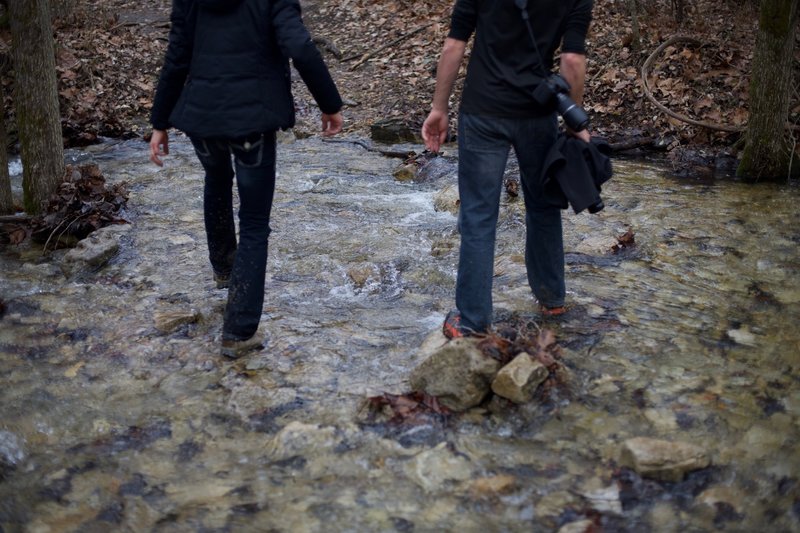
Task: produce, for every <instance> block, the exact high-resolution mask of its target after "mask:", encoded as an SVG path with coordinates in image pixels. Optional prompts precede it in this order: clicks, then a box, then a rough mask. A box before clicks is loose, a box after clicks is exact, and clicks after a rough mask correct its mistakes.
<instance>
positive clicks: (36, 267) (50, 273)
mask: <svg viewBox="0 0 800 533" xmlns="http://www.w3.org/2000/svg"><path fill="white" fill-rule="evenodd" d="M22 270H23V271H24V272H27V273H29V274H31V275H32V276H35V277H37V278H38V277H41V278H49V277H60V276H63V275H64V272H62V270H61V268H59V267H58V266H57V265H54V264H53V263H39V264H35V263H25V264H23V265H22Z"/></svg>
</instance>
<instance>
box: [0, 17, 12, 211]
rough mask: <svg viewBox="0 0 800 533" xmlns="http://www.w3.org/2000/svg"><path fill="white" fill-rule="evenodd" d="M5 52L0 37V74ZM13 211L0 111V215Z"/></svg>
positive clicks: (4, 65) (6, 144) (5, 47)
mask: <svg viewBox="0 0 800 533" xmlns="http://www.w3.org/2000/svg"><path fill="white" fill-rule="evenodd" d="M3 9H4V8H3ZM7 52H8V47H7V46H6V44H5V42H3V40H2V39H0V74H4V73H5V71H6V68H7V66H8V55H7ZM0 98H2V96H0ZM13 211H14V198H13V195H12V194H11V177H10V176H9V174H8V135H7V134H6V121H5V117H4V116H3V113H0V215H8V214H10V213H12V212H13Z"/></svg>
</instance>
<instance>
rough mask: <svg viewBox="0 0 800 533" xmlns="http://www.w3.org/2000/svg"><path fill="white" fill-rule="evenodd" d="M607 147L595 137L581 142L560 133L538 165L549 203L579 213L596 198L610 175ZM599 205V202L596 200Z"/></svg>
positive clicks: (594, 202)
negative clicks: (541, 165)
mask: <svg viewBox="0 0 800 533" xmlns="http://www.w3.org/2000/svg"><path fill="white" fill-rule="evenodd" d="M610 155H611V147H610V146H609V145H608V143H607V142H606V141H605V140H604V139H601V138H599V137H593V138H592V141H591V142H588V143H587V142H583V141H582V140H580V139H577V138H575V137H573V136H571V135H567V134H565V133H561V134H560V135H559V136H558V139H557V140H556V143H555V144H554V145H553V147H552V148H551V149H550V152H548V154H547V157H546V158H545V161H544V167H543V169H542V180H543V184H544V189H545V196H546V197H547V199H548V201H550V203H552V204H553V205H558V206H559V207H561V208H562V209H566V208H567V207H568V205H571V206H572V209H573V210H574V211H575V212H576V213H580V212H581V211H583V210H584V209H586V208H587V207H590V206H594V205H596V204H597V202H598V201H600V186H601V185H602V184H603V183H605V182H606V181H608V180H609V179H611V176H612V174H613V171H612V168H611V159H610V157H609V156H610ZM600 205H602V204H600Z"/></svg>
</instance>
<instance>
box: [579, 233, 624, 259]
mask: <svg viewBox="0 0 800 533" xmlns="http://www.w3.org/2000/svg"><path fill="white" fill-rule="evenodd" d="M618 244H619V241H618V240H617V238H616V237H615V236H613V235H589V236H588V237H586V238H585V239H583V240H582V241H581V242H579V243H578V244H577V246H575V251H576V252H578V253H582V254H586V255H607V254H610V253H611V252H612V251H613V249H614V246H617V245H618Z"/></svg>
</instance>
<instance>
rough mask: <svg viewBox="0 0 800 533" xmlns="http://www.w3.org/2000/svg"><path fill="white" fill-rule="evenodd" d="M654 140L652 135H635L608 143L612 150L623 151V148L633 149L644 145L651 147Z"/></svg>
mask: <svg viewBox="0 0 800 533" xmlns="http://www.w3.org/2000/svg"><path fill="white" fill-rule="evenodd" d="M654 142H655V138H654V137H636V138H633V139H627V140H625V141H620V142H616V143H609V145H608V146H609V147H610V148H611V151H612V152H624V151H625V150H633V149H634V148H642V147H644V146H647V147H652V146H653V143H654Z"/></svg>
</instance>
